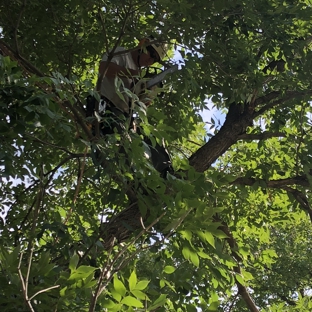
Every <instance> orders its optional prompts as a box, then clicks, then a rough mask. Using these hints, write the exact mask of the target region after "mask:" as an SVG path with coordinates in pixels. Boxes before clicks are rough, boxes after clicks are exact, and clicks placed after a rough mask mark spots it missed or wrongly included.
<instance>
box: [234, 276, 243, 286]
mask: <svg viewBox="0 0 312 312" xmlns="http://www.w3.org/2000/svg"><path fill="white" fill-rule="evenodd" d="M235 278H236V280H237V281H238V282H239V283H240V284H241V285H243V286H245V281H244V278H243V277H242V276H241V275H240V274H236V275H235Z"/></svg>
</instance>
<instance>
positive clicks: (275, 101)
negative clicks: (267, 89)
mask: <svg viewBox="0 0 312 312" xmlns="http://www.w3.org/2000/svg"><path fill="white" fill-rule="evenodd" d="M311 95H312V91H311V90H307V91H301V92H300V91H286V92H285V93H283V94H281V92H277V91H275V92H272V93H270V94H268V95H265V96H262V97H260V98H258V99H257V100H255V106H259V105H261V104H264V103H267V104H266V105H264V106H263V107H262V108H260V109H259V110H258V111H256V112H255V113H254V114H253V118H256V117H259V116H260V115H262V114H264V113H265V112H266V111H268V110H270V109H272V108H274V107H276V106H278V105H281V104H284V103H286V102H287V101H290V100H294V99H298V100H302V99H303V98H304V97H306V96H311ZM279 96H281V98H278V97H279Z"/></svg>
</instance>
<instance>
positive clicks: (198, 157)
mask: <svg viewBox="0 0 312 312" xmlns="http://www.w3.org/2000/svg"><path fill="white" fill-rule="evenodd" d="M252 114H253V110H250V107H249V106H248V104H245V105H243V104H236V103H232V104H231V105H230V108H229V111H228V113H227V116H226V119H225V122H224V124H223V126H222V127H221V129H220V131H219V132H218V133H217V134H216V135H215V136H214V137H212V138H211V139H210V140H209V141H208V142H207V143H206V144H205V145H203V146H202V147H201V148H199V149H198V150H197V151H196V152H195V153H194V154H193V155H192V156H191V157H190V159H189V163H190V165H191V166H193V167H194V168H195V170H196V171H198V172H204V171H206V170H207V169H209V167H210V166H211V165H212V164H213V163H214V161H215V160H217V159H218V158H219V157H220V156H221V155H222V154H223V153H224V152H225V151H227V150H228V149H229V148H230V147H231V146H232V145H233V144H235V143H236V142H237V140H238V138H239V135H241V134H243V133H245V132H246V129H247V127H248V126H250V125H252V120H253V116H252Z"/></svg>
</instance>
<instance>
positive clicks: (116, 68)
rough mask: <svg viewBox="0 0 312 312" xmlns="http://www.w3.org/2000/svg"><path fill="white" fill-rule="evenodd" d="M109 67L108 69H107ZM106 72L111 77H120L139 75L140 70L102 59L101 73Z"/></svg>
mask: <svg viewBox="0 0 312 312" xmlns="http://www.w3.org/2000/svg"><path fill="white" fill-rule="evenodd" d="M106 69H107V70H106ZM104 72H105V76H106V77H109V78H114V77H116V76H119V77H125V76H126V77H129V78H131V77H133V76H138V75H139V70H135V69H130V68H125V67H122V66H120V65H117V64H115V63H113V62H110V63H108V62H107V61H102V62H101V63H100V68H99V73H100V75H101V74H103V73H104Z"/></svg>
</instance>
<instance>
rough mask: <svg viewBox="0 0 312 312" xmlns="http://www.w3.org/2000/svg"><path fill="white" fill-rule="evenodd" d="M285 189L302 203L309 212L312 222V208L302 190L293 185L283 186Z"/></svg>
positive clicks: (302, 206)
mask: <svg viewBox="0 0 312 312" xmlns="http://www.w3.org/2000/svg"><path fill="white" fill-rule="evenodd" d="M283 189H284V190H285V191H287V193H289V194H292V195H293V196H294V198H295V199H296V200H297V202H298V203H299V204H300V206H301V208H302V209H303V210H304V211H306V212H307V213H308V215H309V217H310V221H311V222H312V209H311V206H310V204H309V201H308V199H307V198H306V196H305V195H304V194H303V193H302V192H300V191H298V190H296V189H293V188H291V187H283Z"/></svg>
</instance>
